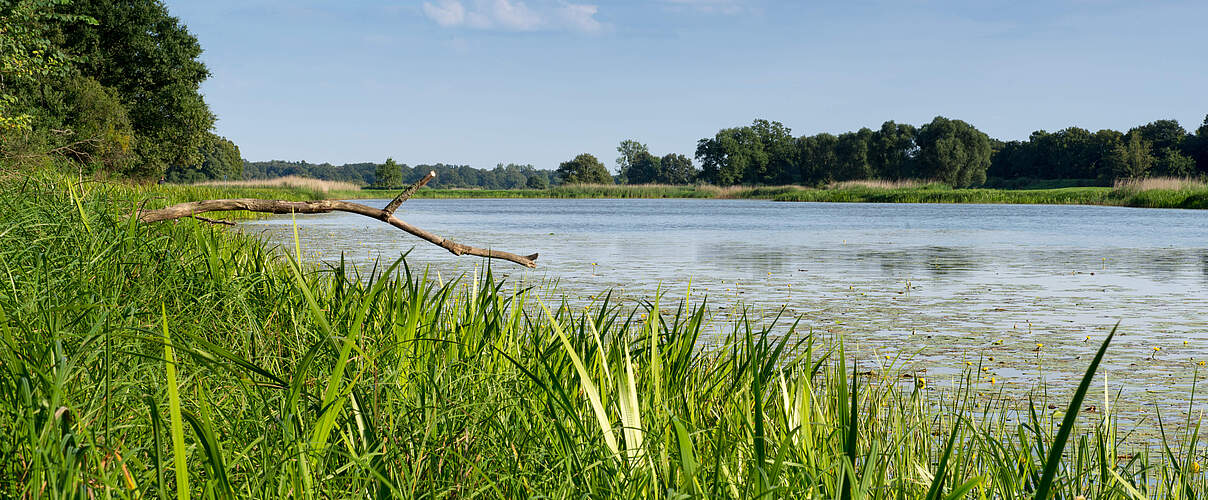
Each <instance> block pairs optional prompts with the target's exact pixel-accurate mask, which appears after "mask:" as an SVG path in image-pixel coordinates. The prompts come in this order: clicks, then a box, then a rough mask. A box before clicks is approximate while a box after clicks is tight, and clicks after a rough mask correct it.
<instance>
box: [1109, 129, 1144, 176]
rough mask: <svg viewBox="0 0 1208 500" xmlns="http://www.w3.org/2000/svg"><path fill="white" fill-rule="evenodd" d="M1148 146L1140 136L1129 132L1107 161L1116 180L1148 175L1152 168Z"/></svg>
mask: <svg viewBox="0 0 1208 500" xmlns="http://www.w3.org/2000/svg"><path fill="white" fill-rule="evenodd" d="M1149 149H1150V144H1149V143H1148V142H1147V141H1146V140H1145V139H1142V138H1141V134H1139V133H1136V132H1131V133H1129V134H1128V135H1127V136H1126V140H1125V141H1124V142H1123V143H1121V144H1119V145H1117V146H1116V147H1115V148H1114V149H1113V150H1112V153H1111V155H1110V157H1109V159H1108V164H1109V166H1110V168H1111V169H1112V172H1113V174H1114V175H1113V177H1114V178H1116V179H1137V178H1141V177H1145V176H1146V175H1148V174H1149V169H1150V167H1152V166H1153V155H1151V154H1150V153H1149Z"/></svg>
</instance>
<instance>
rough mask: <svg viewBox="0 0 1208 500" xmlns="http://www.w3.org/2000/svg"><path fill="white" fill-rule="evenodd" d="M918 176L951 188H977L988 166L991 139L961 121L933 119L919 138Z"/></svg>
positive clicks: (982, 181)
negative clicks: (937, 181) (934, 180)
mask: <svg viewBox="0 0 1208 500" xmlns="http://www.w3.org/2000/svg"><path fill="white" fill-rule="evenodd" d="M917 141H918V145H919V174H920V175H921V176H923V177H924V178H929V179H937V180H940V181H943V182H946V183H948V184H950V185H952V186H954V187H967V186H973V185H980V184H982V183H984V182H985V181H986V169H987V168H989V166H990V138H989V137H988V136H987V135H986V134H985V133H983V132H981V131H980V130H977V129H976V128H974V127H973V126H972V125H969V124H968V123H965V122H963V121H961V120H950V119H947V118H944V117H942V116H937V117H935V119H934V120H932V121H931V123H928V124H926V125H923V127H922V128H920V129H919V134H918V139H917Z"/></svg>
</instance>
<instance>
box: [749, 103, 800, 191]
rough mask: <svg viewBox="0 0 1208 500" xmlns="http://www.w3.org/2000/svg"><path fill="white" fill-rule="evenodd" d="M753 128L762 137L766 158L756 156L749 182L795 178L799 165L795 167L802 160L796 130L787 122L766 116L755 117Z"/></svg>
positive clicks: (783, 180) (785, 181)
mask: <svg viewBox="0 0 1208 500" xmlns="http://www.w3.org/2000/svg"><path fill="white" fill-rule="evenodd" d="M751 129H752V130H754V132H755V135H756V136H757V137H758V140H759V144H760V149H762V151H763V154H764V155H766V159H765V160H763V161H758V158H752V159H753V160H755V161H753V162H752V163H751V164H750V166H751V171H750V172H748V174H747V176H746V177H747V179H748V182H752V183H761V184H788V183H791V182H793V181H795V180H796V177H797V176H796V173H797V169H796V168H794V167H795V166H796V165H797V163H798V162H799V161H800V160H799V153H800V152H799V151H798V149H797V141H796V139H794V138H793V134H792V130H790V129H789V128H788V127H785V126H784V124H783V123H780V122H777V121H768V120H763V119H757V120H755V121H754V122H753V123H752V124H751Z"/></svg>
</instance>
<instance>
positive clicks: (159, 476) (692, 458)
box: [0, 174, 1208, 499]
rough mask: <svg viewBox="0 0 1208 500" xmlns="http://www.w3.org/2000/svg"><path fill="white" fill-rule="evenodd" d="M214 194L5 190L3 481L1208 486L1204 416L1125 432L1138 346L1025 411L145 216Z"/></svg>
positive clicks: (890, 368)
mask: <svg viewBox="0 0 1208 500" xmlns="http://www.w3.org/2000/svg"><path fill="white" fill-rule="evenodd" d="M212 195H213V193H192V194H190V193H188V192H187V191H182V190H181V188H172V189H171V190H162V191H161V190H159V188H155V187H130V186H124V185H116V184H98V183H89V182H84V183H80V182H78V181H75V180H71V179H67V178H64V177H61V176H56V175H49V174H47V175H42V174H31V175H28V176H17V177H10V178H9V179H7V180H5V181H4V182H2V183H0V234H3V235H4V237H3V238H2V239H0V262H3V265H4V271H5V272H4V274H3V275H2V276H3V278H4V279H3V286H0V339H2V341H0V360H2V361H3V363H2V365H0V496H3V497H13V498H40V497H54V498H58V497H97V496H106V495H108V496H114V497H126V498H133V497H140V498H142V497H148V496H153V497H158V498H167V497H172V496H176V497H177V498H187V497H199V496H201V497H206V498H233V497H264V498H269V497H271V498H281V497H301V498H319V497H324V498H330V497H351V496H357V497H374V498H385V497H399V498H420V497H424V498H429V497H453V496H456V497H490V498H514V497H520V496H525V497H533V496H542V497H559V498H564V497H592V498H604V497H608V498H614V497H616V498H622V497H624V498H637V497H643V498H647V497H660V498H661V497H667V498H684V497H723V498H759V497H794V498H850V499H857V498H916V497H926V498H960V497H966V496H967V497H974V498H1021V497H1033V498H1076V497H1078V496H1082V497H1085V498H1191V497H1199V496H1203V495H1204V494H1206V493H1208V482H1206V481H1205V480H1204V477H1203V474H1202V472H1201V465H1200V464H1202V463H1203V460H1204V457H1203V453H1202V451H1200V439H1201V438H1200V436H1199V426H1198V423H1197V422H1196V421H1194V420H1192V419H1191V417H1190V416H1187V417H1186V419H1185V420H1184V421H1183V422H1182V426H1181V427H1182V430H1181V431H1179V434H1177V435H1175V434H1169V433H1166V428H1167V427H1166V426H1165V425H1164V424H1162V423H1159V429H1160V430H1161V431H1162V434H1161V439H1160V440H1158V441H1155V442H1154V443H1153V445H1154V446H1152V447H1150V446H1146V445H1145V444H1144V443H1131V444H1130V443H1126V442H1125V441H1124V439H1123V437H1122V436H1123V435H1124V434H1123V433H1124V432H1127V429H1123V430H1121V429H1119V428H1118V423H1117V417H1118V414H1117V410H1116V408H1117V407H1118V403H1117V400H1118V399H1119V398H1122V397H1127V395H1125V394H1120V393H1116V394H1114V395H1113V393H1112V392H1111V390H1110V388H1109V386H1108V384H1107V383H1106V382H1107V381H1106V380H1103V379H1101V378H1100V376H1099V375H1097V370H1096V368H1097V365H1098V364H1099V363H1100V361H1101V360H1102V359H1103V358H1104V357H1105V356H1110V353H1111V350H1110V345H1109V342H1110V336H1109V337H1108V339H1107V340H1105V341H1104V342H1103V343H1102V345H1101V347H1100V349H1099V350H1098V352H1097V355H1096V356H1095V358H1094V359H1093V360H1091V361H1090V362H1088V363H1087V366H1086V368H1087V370H1086V374H1085V376H1084V377H1082V379H1081V381H1080V384H1079V385H1078V387H1077V388H1076V390H1075V391H1074V393H1073V396H1072V397H1069V398H1068V399H1065V398H1066V396H1062V400H1060V401H1058V400H1053V401H1051V402H1050V401H1049V400H1048V399H1046V398H1048V397H1049V396H1047V395H1049V394H1050V388H1041V390H1039V391H1037V392H1036V393H1035V399H1034V400H1025V401H1023V402H1020V401H1018V400H1016V399H1012V398H1007V397H1004V395H1003V392H1002V388H1001V385H997V386H995V385H991V384H989V383H987V382H984V381H981V380H979V377H978V374H979V373H980V368H981V367H980V365H977V364H975V365H972V366H970V367H969V369H968V370H967V371H966V372H965V373H964V374H963V375H962V376H959V377H956V378H954V379H951V380H938V381H937V380H932V379H930V378H929V379H928V380H926V381H925V382H924V381H923V379H922V378H915V377H914V376H913V375H911V372H909V371H906V370H903V369H902V368H901V366H900V365H899V364H898V362H897V361H898V360H897V358H893V359H887V360H859V359H853V358H851V357H850V356H849V355H848V352H847V351H846V350H845V348H844V346H843V343H842V341H841V339H833V338H827V337H824V336H820V335H815V334H812V333H811V332H809V331H802V330H800V329H799V328H798V327H799V324H797V323H795V322H794V321H792V320H791V319H789V318H781V319H780V320H777V321H768V322H757V321H754V320H751V319H750V318H749V317H747V316H746V315H743V314H738V315H737V316H736V317H735V318H734V319H733V321H732V322H731V323H730V324H729V327H728V328H726V329H725V331H726V333H725V334H724V335H722V336H721V337H720V338H711V339H707V340H708V342H705V340H706V339H703V338H702V331H703V327H704V326H705V325H706V324H707V323H709V322H710V321H720V320H717V319H714V318H712V317H711V315H710V313H709V307H708V306H707V303H697V304H692V303H688V302H687V301H684V300H672V299H670V298H668V297H665V296H658V295H656V296H652V297H649V300H648V301H647V302H644V303H643V304H641V305H639V306H621V305H618V304H617V303H616V301H615V300H613V299H612V298H611V296H609V295H608V294H605V295H604V296H603V297H600V298H599V299H598V300H597V301H596V302H595V303H593V304H592V305H590V306H588V307H587V308H585V309H584V308H572V307H570V306H569V305H568V303H567V302H566V301H564V300H562V299H561V298H560V297H559V295H557V293H556V292H555V291H546V292H543V293H541V294H540V295H538V294H537V292H538V290H535V289H528V288H521V287H517V286H516V285H510V284H508V283H506V282H503V281H500V280H498V279H496V277H495V276H494V275H493V273H492V272H491V271H490V269H487V271H486V272H485V273H483V275H482V276H480V277H470V278H467V277H463V278H460V279H455V280H451V281H446V282H438V280H435V279H431V278H430V277H429V276H428V275H427V274H426V272H425V271H423V270H421V269H415V268H413V267H411V265H410V264H409V263H408V262H407V261H406V260H404V259H398V260H395V261H392V262H381V263H379V266H378V267H377V268H376V269H374V270H373V271H371V272H369V273H367V274H363V275H358V274H357V272H356V271H355V270H353V269H350V268H348V267H346V266H344V265H343V264H342V263H340V264H336V265H334V266H330V267H327V268H318V267H316V266H313V265H310V264H308V263H305V262H299V261H298V260H297V259H296V258H295V257H292V256H291V255H290V254H291V253H293V252H274V251H271V250H270V249H268V248H266V247H265V245H264V244H263V243H262V242H260V241H258V240H256V239H254V238H249V237H245V236H242V235H239V234H238V233H232V232H227V230H225V229H223V228H219V227H214V226H210V225H207V224H203V223H199V222H195V221H187V220H183V221H181V222H180V223H178V224H165V225H156V226H146V225H140V224H137V223H135V222H134V220H133V219H131V218H130V216H129V214H130V213H131V212H132V209H133V208H134V207H136V206H137V205H138V204H140V203H142V202H143V201H148V203H150V204H154V205H162V204H167V203H170V202H174V201H183V200H184V199H185V198H193V197H196V198H204V197H213V196H212ZM159 196H162V197H163V198H162V199H159V198H156V197H159ZM64 207H68V208H69V209H68V210H64ZM298 253H300V252H298ZM642 315H645V317H643V316H642ZM1100 380H1103V382H1104V383H1103V386H1102V387H1103V393H1102V397H1103V401H1102V406H1099V407H1098V408H1097V409H1095V410H1094V411H1091V410H1085V411H1084V410H1083V408H1085V406H1084V401H1085V399H1084V398H1086V397H1087V396H1088V395H1089V394H1091V388H1092V387H1098V382H1099V381H1100ZM1058 389H1059V388H1055V387H1054V388H1051V394H1052V395H1053V397H1056V394H1059V393H1062V391H1060V390H1058ZM1096 394H1098V393H1097V391H1096ZM1095 398H1096V399H1097V398H1098V396H1097V395H1096V396H1095ZM1050 403H1051V404H1050Z"/></svg>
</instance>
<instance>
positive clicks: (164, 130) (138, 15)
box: [62, 0, 214, 177]
mask: <svg viewBox="0 0 1208 500" xmlns="http://www.w3.org/2000/svg"><path fill="white" fill-rule="evenodd" d="M65 10H66V11H68V12H70V13H71V14H73V15H78V16H86V17H87V18H91V19H95V20H96V21H97V25H95V26H93V25H87V24H80V23H75V24H66V25H64V26H62V40H63V42H64V43H63V48H64V50H66V51H67V52H70V53H72V54H77V55H79V56H80V62H79V63H77V64H76V67H77V68H78V70H79V71H80V73H81V74H82V75H84V76H89V77H92V78H95V79H96V80H97V81H99V82H100V83H101V84H102V85H104V86H106V87H109V88H112V89H114V90H116V91H117V94H118V96H119V97H120V98H121V100H122V102H123V104H124V105H125V107H126V109H127V111H128V115H129V118H130V123H131V125H132V126H133V129H134V153H135V156H136V158H135V161H134V162H132V165H131V167H130V168H129V169H127V171H126V173H127V174H129V175H131V176H133V177H158V176H159V175H160V174H161V173H163V172H164V171H166V170H167V168H168V166H169V165H192V164H196V163H197V161H198V158H199V151H201V149H202V147H201V146H202V143H203V142H204V141H205V140H206V139H207V136H206V133H207V132H208V131H209V130H210V127H211V126H213V124H214V115H213V114H211V113H210V108H209V106H207V105H206V103H205V101H204V100H203V99H202V96H201V93H200V92H199V86H200V84H201V82H202V81H203V80H205V79H206V78H207V77H208V76H209V72H208V70H206V67H205V65H204V64H202V63H201V61H199V60H198V57H199V56H200V55H201V45H200V44H199V43H198V42H197V39H196V38H195V37H194V36H193V35H192V34H190V33H189V31H188V30H187V29H186V28H185V26H184V25H183V24H181V23H180V21H179V20H178V19H177V18H175V17H172V16H171V15H169V13H168V9H167V7H165V6H164V4H163V3H162V2H160V1H159V0H125V1H122V2H112V1H110V0H75V1H74V2H73V3H71V4H69V5H67V6H66V7H65Z"/></svg>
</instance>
